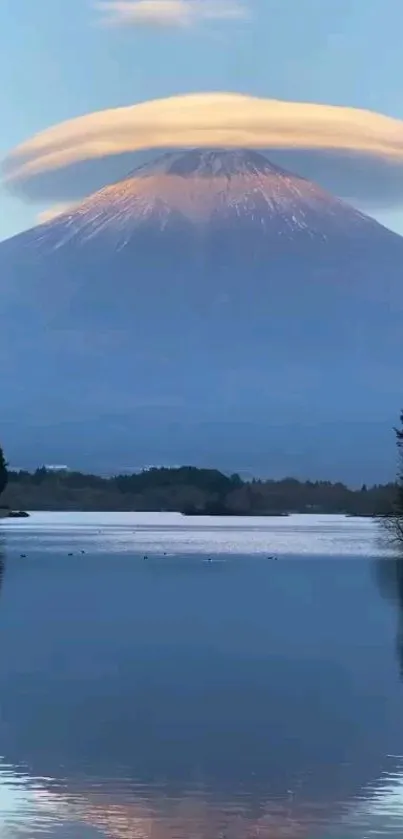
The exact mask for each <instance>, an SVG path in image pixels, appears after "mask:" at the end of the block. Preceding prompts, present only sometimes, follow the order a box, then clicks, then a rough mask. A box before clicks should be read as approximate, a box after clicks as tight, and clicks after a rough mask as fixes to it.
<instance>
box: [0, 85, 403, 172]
mask: <svg viewBox="0 0 403 839" xmlns="http://www.w3.org/2000/svg"><path fill="white" fill-rule="evenodd" d="M184 146H186V147H192V146H204V147H211V146H212V147H214V146H220V147H222V146H233V147H236V146H247V147H251V148H252V147H253V148H270V147H273V148H300V149H301V148H306V149H329V150H332V149H338V150H344V151H350V152H358V153H366V154H371V155H374V156H378V157H382V158H384V159H386V160H390V161H391V162H393V161H398V162H399V163H400V162H403V122H401V121H400V120H397V119H392V118H391V117H386V116H382V115H381V114H377V113H374V112H372V111H363V110H358V109H355V108H342V107H336V106H333V105H316V104H308V103H302V102H281V101H277V100H274V99H258V98H255V97H252V96H242V95H240V94H233V93H199V94H191V95H187V96H173V97H170V98H168V99H157V100H154V101H151V102H143V103H141V104H139V105H132V106H130V107H126V108H114V109H110V110H106V111H97V112H95V113H91V114H87V115H86V116H84V117H78V118H76V119H72V120H69V121H68V122H63V123H61V124H60V125H56V126H54V127H53V128H49V129H47V130H46V131H43V132H42V133H40V134H36V135H35V136H34V137H32V139H30V140H28V141H27V142H25V143H23V144H22V145H20V146H18V147H17V148H16V149H15V150H14V151H13V152H11V153H10V155H9V156H8V159H7V161H6V170H7V174H8V178H10V179H13V178H19V177H25V176H27V175H34V174H36V173H38V172H42V171H44V170H49V169H58V168H60V167H63V166H67V165H69V164H71V163H75V162H78V161H82V160H86V159H91V158H97V157H106V156H108V155H116V154H122V153H124V152H130V151H133V152H134V151H138V150H140V149H149V148H162V147H165V148H178V147H184Z"/></svg>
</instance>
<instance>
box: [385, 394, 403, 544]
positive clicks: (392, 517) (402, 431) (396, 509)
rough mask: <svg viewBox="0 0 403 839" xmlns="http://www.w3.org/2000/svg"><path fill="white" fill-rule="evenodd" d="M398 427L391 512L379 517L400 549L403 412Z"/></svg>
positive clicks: (402, 516) (402, 508) (402, 484)
mask: <svg viewBox="0 0 403 839" xmlns="http://www.w3.org/2000/svg"><path fill="white" fill-rule="evenodd" d="M399 419H400V426H399V427H398V428H395V429H394V432H395V437H396V448H397V458H398V467H397V480H396V494H395V499H394V503H393V509H392V512H390V513H388V514H387V515H385V516H381V519H382V523H383V525H384V527H385V528H386V530H387V532H388V534H389V537H390V539H391V541H392V542H394V543H396V544H397V545H398V546H400V548H401V547H402V546H403V410H402V411H401V412H400V418H399Z"/></svg>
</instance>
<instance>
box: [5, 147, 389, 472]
mask: <svg viewBox="0 0 403 839" xmlns="http://www.w3.org/2000/svg"><path fill="white" fill-rule="evenodd" d="M402 264H403V240H402V239H401V238H400V237H399V236H397V235H396V234H393V233H391V232H390V231H388V230H387V229H386V228H384V227H382V226H381V225H379V224H378V223H377V222H375V221H374V220H373V219H370V218H368V217H367V216H365V215H363V214H362V213H358V212H357V211H356V210H354V209H353V208H351V207H349V206H348V205H346V204H345V203H343V202H341V201H339V200H337V199H335V198H333V197H332V196H330V195H328V194H327V193H325V192H324V191H323V190H321V189H320V188H319V187H317V186H316V185H315V184H313V183H311V182H309V181H306V180H305V179H302V178H299V177H298V176H296V175H292V174H290V173H287V172H284V171H283V170H281V169H279V168H278V167H275V166H272V165H271V164H270V163H269V161H267V160H266V158H265V157H264V156H262V155H260V154H257V153H255V152H248V151H243V150H236V151H233V150H231V151H225V150H209V151H206V150H197V149H196V150H192V151H188V152H184V153H181V154H168V155H164V156H163V157H162V158H160V159H158V160H157V161H156V162H155V163H154V164H148V165H146V166H144V167H141V168H140V169H138V170H136V171H134V172H133V173H132V174H131V175H130V176H129V177H128V178H127V179H125V180H124V181H122V182H120V183H118V184H114V185H112V186H109V187H106V188H105V189H103V190H101V191H100V192H98V193H96V194H95V195H93V196H90V198H88V199H87V200H86V201H84V202H83V203H82V204H81V205H80V206H78V207H77V208H75V209H74V210H73V211H71V212H70V213H66V214H64V215H62V216H60V217H58V218H57V219H55V220H53V221H52V222H49V223H47V224H45V225H41V226H39V227H37V228H35V229H34V230H31V231H28V232H26V233H23V234H21V235H20V236H17V237H14V238H13V239H11V240H8V241H7V242H4V243H2V244H1V245H0V276H1V278H2V287H3V295H2V300H1V313H2V322H3V324H4V329H3V334H2V337H1V339H0V353H1V355H2V357H3V359H4V362H5V363H7V369H8V370H9V371H10V375H9V377H8V380H7V382H6V385H5V390H4V402H3V404H4V413H3V418H4V420H3V421H6V420H8V423H9V424H10V426H13V428H14V432H12V431H9V432H7V433H6V440H5V442H7V439H8V441H9V445H10V446H11V447H12V451H13V453H14V452H15V455H14V454H13V456H15V457H17V456H18V455H19V452H20V451H22V449H23V440H24V436H25V437H28V438H29V435H32V434H34V433H36V434H37V435H38V447H39V450H40V451H42V450H43V449H44V448H46V446H48V449H49V446H50V447H51V451H52V453H53V452H54V456H56V452H57V455H58V456H57V460H60V459H64V458H63V453H64V452H66V456H67V452H68V459H69V460H71V459H75V460H76V462H79V461H80V459H82V458H83V456H84V455H85V454H87V455H88V451H89V450H91V446H92V454H91V455H90V458H92V460H93V462H94V464H95V465H96V464H97V463H99V464H100V465H101V461H105V459H106V460H108V462H110V463H112V464H116V465H119V464H121V465H122V459H124V460H125V462H126V461H127V459H128V458H129V459H130V460H134V461H135V463H136V464H138V463H139V462H140V463H141V462H150V461H152V460H153V457H154V452H156V451H157V450H158V452H159V454H158V458H159V460H161V459H164V460H165V461H167V462H169V461H171V462H172V461H173V462H180V461H181V460H182V459H183V458H184V457H185V455H186V458H187V459H191V460H193V461H194V462H201V461H203V459H204V462H206V461H209V462H217V465H220V463H219V462H218V460H219V458H220V457H221V458H223V457H224V458H225V456H226V455H225V449H226V448H227V449H228V452H227V456H228V459H232V460H233V463H234V467H236V466H238V465H239V466H245V467H251V468H255V469H256V468H259V467H261V468H265V463H264V461H265V447H266V446H267V447H268V448H270V440H278V439H279V435H278V433H277V432H276V428H277V429H278V428H280V429H281V428H283V429H284V428H285V427H286V426H288V425H290V427H291V426H292V427H293V428H294V431H293V442H292V445H291V443H290V437H289V435H287V434H285V435H284V434H283V435H282V434H280V438H282V437H283V438H285V439H283V440H282V442H280V443H278V444H276V445H275V446H274V448H275V449H278V446H280V449H281V450H282V452H283V454H282V455H281V451H280V453H279V452H278V451H276V452H275V454H276V460H277V462H278V467H277V469H279V470H280V471H281V460H283V462H284V468H285V466H286V465H287V467H288V468H291V471H292V467H290V466H289V464H290V451H293V450H295V463H296V466H295V469H296V470H299V472H301V470H303V471H305V472H306V473H308V472H309V473H310V474H318V473H319V472H321V471H322V469H321V465H322V466H323V459H324V457H325V454H326V446H330V445H331V446H333V447H334V446H335V439H336V440H337V444H338V448H337V447H336V448H337V453H336V454H335V463H334V465H333V467H332V464H329V469H332V468H333V470H334V468H336V467H337V464H338V463H340V459H342V461H343V460H344V462H345V464H346V470H347V469H348V463H349V460H350V459H351V454H352V447H353V448H354V450H355V449H356V447H357V442H356V441H355V442H354V444H353V443H351V442H348V440H347V436H346V434H345V439H346V442H345V444H344V443H343V427H344V426H343V423H347V424H348V426H346V427H349V428H351V427H356V425H355V424H356V423H362V422H367V421H368V420H371V422H372V423H375V425H376V427H377V428H378V425H377V424H378V423H379V428H380V429H382V428H383V429H384V431H386V428H387V429H388V432H387V434H386V433H385V446H386V447H387V442H386V441H387V439H388V435H389V425H390V424H391V423H393V421H394V418H395V415H396V413H397V411H398V410H399V408H400V399H401V390H402V388H401V384H400V380H401V374H400V358H401V357H402V350H403V329H402V309H403V289H402V282H401V266H402ZM28 416H29V420H28V419H27V417H28ZM22 417H23V418H24V419H23V420H22V419H21V418H22ZM235 417H236V418H237V423H235V422H234V419H235ZM334 422H336V424H337V423H339V424H340V423H341V425H340V426H339V427H340V434H339V435H338V436H337V434H336V438H335V434H334V433H333V432H332V434H331V435H329V437H328V438H326V434H325V436H323V429H324V428H326V424H327V423H334ZM200 424H202V425H200ZM295 426H297V428H296V429H295ZM270 428H271V429H272V430H271V431H270ZM17 429H19V430H17ZM24 429H26V431H24ZM34 429H36V430H35V432H34ZM44 429H46V431H44ZM298 429H299V430H298ZM383 433H384V432H383V431H382V432H381V435H382V434H383ZM252 438H255V439H256V440H259V441H260V442H259V444H258V446H257V450H256V451H253V449H254V446H253V445H252V446H251V441H252ZM319 438H322V439H324V440H325V441H326V439H327V440H328V442H327V443H326V442H325V443H324V444H323V445H322V447H320V446H319V444H317V446H316V454H315V440H316V441H317V440H318V439H319ZM74 441H75V442H74ZM185 441H187V442H186V443H185ZM290 446H291V448H290ZM52 447H53V448H52ZM251 450H252V451H251ZM335 451H336V450H335ZM385 452H386V450H385ZM49 455H50V449H49ZM355 456H356V452H355ZM367 457H368V452H367V451H366V452H365V453H364V451H363V463H364V462H365V458H367ZM385 457H386V453H385ZM235 458H237V462H235ZM36 459H37V460H38V459H48V458H45V452H44V455H43V458H42V457H40V456H39V453H38V455H37V458H36ZM266 460H267V466H266V469H270V462H269V461H270V456H267V457H266ZM251 461H253V462H251ZM341 468H343V467H342V465H341ZM376 477H377V475H374V478H376ZM365 479H368V476H366V478H365Z"/></svg>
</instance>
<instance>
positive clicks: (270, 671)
mask: <svg viewBox="0 0 403 839" xmlns="http://www.w3.org/2000/svg"><path fill="white" fill-rule="evenodd" d="M0 539H1V543H0V548H1V551H2V556H3V561H2V565H1V570H2V586H1V593H0V756H1V757H0V839H17V837H23V836H24V837H29V839H35V837H39V836H40V837H45V838H46V837H60V839H95V838H96V837H98V839H102V837H104V839H105V837H113V839H115V837H116V839H188V837H191V839H196V837H197V839H204V838H205V839H215V837H217V838H218V837H219V839H244V837H248V839H249V837H250V838H251V839H252V837H253V839H300V837H302V839H327V837H329V839H330V837H333V839H365V837H377V836H379V837H400V839H401V837H402V836H403V683H402V673H403V620H401V611H402V610H403V570H402V573H401V569H402V566H401V563H400V561H399V560H397V559H393V558H391V557H390V556H388V554H387V551H386V550H385V547H384V545H382V542H381V540H380V539H379V538H378V534H377V531H376V528H375V527H374V525H373V523H372V522H371V521H369V520H359V519H348V518H343V517H314V516H292V517H290V518H284V519H237V520H235V521H234V520H233V519H229V520H225V519H211V520H208V519H206V520H201V519H185V518H182V517H180V516H175V515H168V514H166V515H165V514H163V515H157V514H156V515H151V514H147V515H139V514H76V513H74V514H67V513H64V514H55V513H53V514H50V513H35V514H33V515H32V517H31V518H30V519H28V520H25V521H24V520H21V521H10V522H2V523H1V529H0ZM22 554H23V555H25V556H22ZM69 554H71V555H70V556H69ZM273 555H275V556H276V557H277V559H276V560H275V559H273V558H270V557H272V556H273Z"/></svg>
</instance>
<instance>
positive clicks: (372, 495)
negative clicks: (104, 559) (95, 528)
mask: <svg viewBox="0 0 403 839" xmlns="http://www.w3.org/2000/svg"><path fill="white" fill-rule="evenodd" d="M396 492H397V485H396V484H395V483H390V484H386V485H375V486H366V485H365V484H364V485H363V486H362V487H361V488H360V489H352V488H349V487H347V486H345V485H344V484H342V483H331V481H299V480H296V479H295V478H284V479H282V480H276V481H275V480H256V479H254V480H243V479H241V478H240V476H239V475H236V474H235V475H230V476H229V475H225V474H224V473H222V472H220V471H218V470H217V469H198V468H196V467H191V466H182V467H180V468H172V469H170V468H153V469H147V470H144V471H143V472H139V473H136V474H131V475H116V476H113V477H102V476H100V475H86V474H83V473H81V472H74V471H68V470H60V471H59V470H56V471H55V470H48V469H46V468H45V467H42V468H40V469H37V470H36V471H35V472H32V473H30V472H26V471H18V472H15V471H9V472H8V484H7V487H6V489H5V491H4V493H3V494H2V498H1V503H2V505H5V506H7V507H10V509H13V510H76V511H130V510H133V511H159V512H161V511H166V512H174V511H176V512H181V513H184V514H188V515H203V514H204V515H234V516H236V515H256V516H264V515H279V514H283V515H285V514H289V513H345V514H347V515H352V516H382V515H388V514H390V513H391V511H392V509H393V506H394V503H395V499H396Z"/></svg>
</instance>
